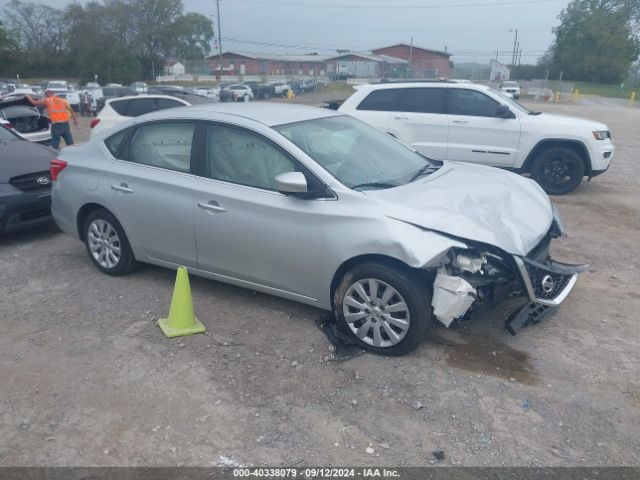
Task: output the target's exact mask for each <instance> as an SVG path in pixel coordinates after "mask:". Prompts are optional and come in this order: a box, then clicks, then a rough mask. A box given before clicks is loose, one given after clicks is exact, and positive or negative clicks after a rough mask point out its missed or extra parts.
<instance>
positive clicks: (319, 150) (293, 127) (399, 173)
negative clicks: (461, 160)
mask: <svg viewBox="0 0 640 480" xmlns="http://www.w3.org/2000/svg"><path fill="white" fill-rule="evenodd" d="M274 128H275V130H277V131H278V132H280V133H281V134H282V135H284V136H285V137H287V138H288V139H289V140H291V141H292V142H293V143H295V144H296V145H297V146H298V147H299V148H300V149H302V150H303V151H304V152H305V153H306V154H307V155H309V156H310V157H311V158H313V159H314V160H315V161H316V162H317V163H318V164H320V165H321V166H322V167H323V168H324V169H326V170H327V171H328V172H329V173H331V174H332V175H333V176H334V177H335V178H336V179H338V181H340V183H342V184H343V185H346V186H347V187H349V188H353V189H382V188H392V187H397V186H400V185H404V184H406V183H409V182H411V181H414V180H417V179H418V178H419V177H421V176H423V175H428V174H429V173H432V172H433V171H435V170H437V168H438V166H439V165H440V162H436V161H432V160H429V159H428V158H426V157H423V156H422V155H420V154H418V153H416V152H414V151H413V150H411V149H410V148H408V147H406V146H405V145H403V144H401V143H400V142H398V141H397V140H395V139H393V138H392V137H391V136H390V135H386V134H384V133H382V132H380V131H379V130H377V129H375V128H373V127H370V126H369V125H367V124H365V123H363V122H361V121H360V120H356V119H354V118H351V117H347V116H336V117H325V118H319V119H315V120H306V121H303V122H298V123H291V124H287V125H281V126H278V127H274Z"/></svg>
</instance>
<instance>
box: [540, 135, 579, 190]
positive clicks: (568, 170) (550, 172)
mask: <svg viewBox="0 0 640 480" xmlns="http://www.w3.org/2000/svg"><path fill="white" fill-rule="evenodd" d="M584 173H585V172H584V163H583V162H582V158H580V155H578V154H577V153H576V152H575V151H573V150H571V149H570V148H566V147H555V148H549V149H547V150H544V151H543V152H541V153H540V154H539V155H538V156H537V157H536V158H535V159H534V161H533V164H532V165H531V176H532V177H533V179H534V180H535V181H536V182H538V184H539V185H540V186H541V187H542V188H543V189H544V191H545V192H547V193H548V194H550V195H566V194H567V193H569V192H572V191H573V190H575V189H576V188H577V187H578V185H580V182H582V177H584Z"/></svg>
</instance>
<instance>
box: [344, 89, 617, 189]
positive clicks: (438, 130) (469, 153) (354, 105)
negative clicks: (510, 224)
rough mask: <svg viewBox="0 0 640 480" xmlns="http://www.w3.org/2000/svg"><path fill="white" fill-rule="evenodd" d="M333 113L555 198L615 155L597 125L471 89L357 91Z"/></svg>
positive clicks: (606, 133) (601, 169) (433, 154)
mask: <svg viewBox="0 0 640 480" xmlns="http://www.w3.org/2000/svg"><path fill="white" fill-rule="evenodd" d="M339 111H340V112H342V113H346V114H349V115H352V116H354V117H356V118H359V119H361V120H363V121H365V122H367V123H369V124H371V125H373V126H374V127H376V128H379V129H380V130H382V131H385V132H387V133H389V134H391V135H393V136H394V137H396V138H398V139H399V140H401V141H402V142H404V143H406V144H408V145H410V146H411V147H412V148H415V149H416V150H417V151H418V152H420V153H421V154H423V155H426V156H427V157H430V158H434V159H438V160H457V161H460V162H470V163H480V164H484V165H491V166H495V167H502V168H507V169H510V170H513V171H516V172H518V173H527V174H530V175H531V176H532V177H533V178H534V179H535V180H536V181H537V182H538V183H539V184H540V185H541V186H542V187H543V188H544V189H545V191H546V192H547V193H549V194H554V195H564V194H566V193H569V192H571V191H573V190H574V189H575V188H577V187H578V185H579V184H580V182H582V179H583V177H585V176H586V177H588V178H589V179H591V178H592V177H595V176H597V175H600V174H601V173H604V172H605V171H606V170H607V169H608V168H609V165H610V164H611V160H612V159H613V155H614V151H615V148H614V146H613V144H612V143H611V134H610V132H609V129H608V127H607V126H606V125H604V124H602V123H599V122H595V121H592V120H584V119H579V118H573V117H564V116H560V115H552V114H549V113H540V112H533V111H531V110H529V109H527V108H526V107H524V106H522V105H521V104H519V103H518V102H516V101H515V100H514V99H512V98H508V97H506V96H505V95H503V94H502V93H500V92H499V91H497V90H493V89H491V88H489V87H486V86H484V85H478V84H456V83H451V82H399V83H381V84H372V85H363V86H361V87H360V88H358V90H356V92H355V93H354V94H353V95H352V96H351V97H349V98H348V99H347V100H345V101H344V103H342V105H340V107H339Z"/></svg>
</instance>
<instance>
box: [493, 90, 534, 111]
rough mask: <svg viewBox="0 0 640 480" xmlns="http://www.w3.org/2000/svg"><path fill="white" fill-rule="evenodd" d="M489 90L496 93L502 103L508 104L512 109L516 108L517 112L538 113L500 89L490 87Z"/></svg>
mask: <svg viewBox="0 0 640 480" xmlns="http://www.w3.org/2000/svg"><path fill="white" fill-rule="evenodd" d="M491 92H492V93H494V94H496V95H497V96H499V97H500V100H502V102H503V103H506V104H507V105H509V107H513V108H514V109H516V110H518V111H519V112H522V113H526V114H527V115H537V114H538V112H534V111H532V110H529V109H528V108H527V107H525V106H524V105H522V104H521V103H519V102H517V101H516V100H514V99H513V97H510V96H508V95H505V94H504V93H503V92H501V91H500V90H495V89H493V88H492V89H491Z"/></svg>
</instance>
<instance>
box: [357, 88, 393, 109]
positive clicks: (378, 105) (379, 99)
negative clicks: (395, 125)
mask: <svg viewBox="0 0 640 480" xmlns="http://www.w3.org/2000/svg"><path fill="white" fill-rule="evenodd" d="M400 93H402V90H400V89H398V88H385V89H382V90H374V91H373V92H371V93H370V94H369V95H368V96H367V98H365V99H364V100H363V101H362V102H360V105H358V108H357V110H375V111H379V112H393V111H394V110H395V109H396V103H397V102H398V98H400Z"/></svg>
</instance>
